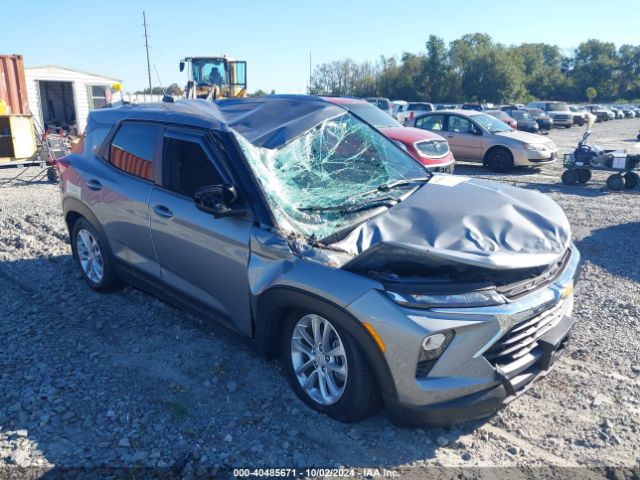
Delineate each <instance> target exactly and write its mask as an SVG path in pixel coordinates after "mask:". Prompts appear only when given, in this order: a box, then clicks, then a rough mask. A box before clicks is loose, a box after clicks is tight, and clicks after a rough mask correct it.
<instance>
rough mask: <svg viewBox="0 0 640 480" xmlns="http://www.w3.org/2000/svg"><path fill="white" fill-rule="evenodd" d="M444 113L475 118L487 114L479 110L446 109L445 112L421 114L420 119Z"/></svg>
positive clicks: (437, 111)
mask: <svg viewBox="0 0 640 480" xmlns="http://www.w3.org/2000/svg"><path fill="white" fill-rule="evenodd" d="M443 113H456V114H458V115H463V116H464V115H466V116H468V117H475V116H476V115H482V114H485V113H487V112H484V111H483V112H479V111H478V110H462V109H461V108H445V109H444V110H436V111H435V112H425V113H424V114H421V115H420V117H424V116H425V115H441V114H443Z"/></svg>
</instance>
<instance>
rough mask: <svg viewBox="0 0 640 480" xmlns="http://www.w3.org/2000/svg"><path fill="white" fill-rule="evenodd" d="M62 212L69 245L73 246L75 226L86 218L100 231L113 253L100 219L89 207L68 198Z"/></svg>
mask: <svg viewBox="0 0 640 480" xmlns="http://www.w3.org/2000/svg"><path fill="white" fill-rule="evenodd" d="M62 211H63V213H64V221H65V224H66V225H67V231H68V232H69V243H70V244H71V245H73V238H72V237H73V226H74V225H75V223H76V222H77V221H78V220H79V219H81V218H84V219H85V220H86V221H88V222H89V223H90V224H91V225H92V226H93V228H95V229H96V230H97V231H98V233H99V234H100V235H101V236H102V238H104V240H105V242H106V247H107V248H108V249H109V253H110V254H111V253H112V252H111V245H109V239H108V238H107V236H106V234H105V231H104V229H103V228H102V225H100V222H99V221H98V218H97V217H96V216H95V214H94V213H93V212H92V211H91V210H90V209H89V207H87V206H86V205H85V204H84V203H82V202H81V201H80V200H78V199H76V198H71V197H67V198H65V199H64V201H63V202H62ZM72 251H73V247H72ZM74 255H75V253H74Z"/></svg>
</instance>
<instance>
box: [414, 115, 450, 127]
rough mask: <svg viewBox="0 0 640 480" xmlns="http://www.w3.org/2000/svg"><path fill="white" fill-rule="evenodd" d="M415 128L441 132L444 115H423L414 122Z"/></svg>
mask: <svg viewBox="0 0 640 480" xmlns="http://www.w3.org/2000/svg"><path fill="white" fill-rule="evenodd" d="M416 127H417V128H422V129H424V130H442V129H443V127H444V115H425V116H424V117H420V118H418V119H417V120H416Z"/></svg>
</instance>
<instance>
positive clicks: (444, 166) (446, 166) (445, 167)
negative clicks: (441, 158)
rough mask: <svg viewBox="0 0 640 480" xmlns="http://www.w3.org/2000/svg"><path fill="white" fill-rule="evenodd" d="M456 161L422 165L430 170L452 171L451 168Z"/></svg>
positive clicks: (437, 171) (438, 171)
mask: <svg viewBox="0 0 640 480" xmlns="http://www.w3.org/2000/svg"><path fill="white" fill-rule="evenodd" d="M455 164H456V162H455V161H451V162H449V163H444V164H437V165H423V166H424V168H426V169H427V170H429V171H430V172H436V173H453V169H454V167H455Z"/></svg>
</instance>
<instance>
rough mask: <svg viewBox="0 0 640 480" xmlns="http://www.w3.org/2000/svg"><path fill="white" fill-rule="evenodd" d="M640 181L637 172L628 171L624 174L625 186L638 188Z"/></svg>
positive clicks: (629, 188)
mask: <svg viewBox="0 0 640 480" xmlns="http://www.w3.org/2000/svg"><path fill="white" fill-rule="evenodd" d="M638 183H640V175H638V174H637V173H636V172H628V173H626V174H625V176H624V188H626V189H628V190H631V189H633V188H636V187H637V186H638Z"/></svg>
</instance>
